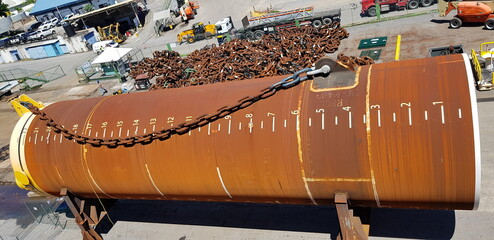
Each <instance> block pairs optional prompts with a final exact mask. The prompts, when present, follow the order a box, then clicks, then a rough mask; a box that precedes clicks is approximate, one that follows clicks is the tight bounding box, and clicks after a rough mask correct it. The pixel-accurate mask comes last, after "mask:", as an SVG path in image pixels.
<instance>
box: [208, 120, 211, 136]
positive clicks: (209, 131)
mask: <svg viewBox="0 0 494 240" xmlns="http://www.w3.org/2000/svg"><path fill="white" fill-rule="evenodd" d="M208 135H211V123H208Z"/></svg>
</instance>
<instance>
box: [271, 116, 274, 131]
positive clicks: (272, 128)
mask: <svg viewBox="0 0 494 240" xmlns="http://www.w3.org/2000/svg"><path fill="white" fill-rule="evenodd" d="M271 126H272V127H271V130H272V131H273V132H274V117H273V124H272V125H271Z"/></svg>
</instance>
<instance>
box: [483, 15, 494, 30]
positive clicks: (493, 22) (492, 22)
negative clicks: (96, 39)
mask: <svg viewBox="0 0 494 240" xmlns="http://www.w3.org/2000/svg"><path fill="white" fill-rule="evenodd" d="M484 26H485V28H487V29H489V30H493V29H494V18H491V19H487V21H485V23H484Z"/></svg>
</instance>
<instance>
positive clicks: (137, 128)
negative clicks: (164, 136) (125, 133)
mask: <svg viewBox="0 0 494 240" xmlns="http://www.w3.org/2000/svg"><path fill="white" fill-rule="evenodd" d="M138 133H139V126H136V130H135V132H134V135H137V134H138Z"/></svg>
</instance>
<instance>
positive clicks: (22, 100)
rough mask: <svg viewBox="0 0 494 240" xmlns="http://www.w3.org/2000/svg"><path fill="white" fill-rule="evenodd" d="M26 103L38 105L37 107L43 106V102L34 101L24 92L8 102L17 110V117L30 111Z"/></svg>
mask: <svg viewBox="0 0 494 240" xmlns="http://www.w3.org/2000/svg"><path fill="white" fill-rule="evenodd" d="M27 103H30V104H32V105H33V106H35V107H38V108H43V107H44V105H43V103H41V102H36V101H34V100H33V99H32V98H30V97H28V96H27V95H25V94H22V95H20V96H19V97H17V98H14V99H13V100H12V101H10V104H11V105H12V107H13V108H14V109H15V111H16V112H17V114H18V115H19V117H22V115H24V114H25V113H28V112H31V111H29V109H28V108H27Z"/></svg>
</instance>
